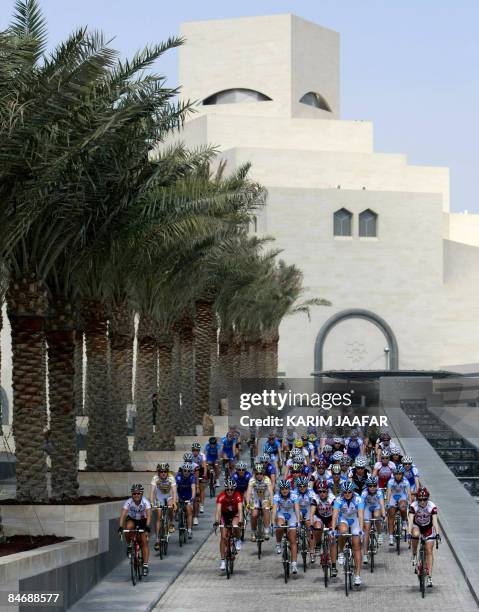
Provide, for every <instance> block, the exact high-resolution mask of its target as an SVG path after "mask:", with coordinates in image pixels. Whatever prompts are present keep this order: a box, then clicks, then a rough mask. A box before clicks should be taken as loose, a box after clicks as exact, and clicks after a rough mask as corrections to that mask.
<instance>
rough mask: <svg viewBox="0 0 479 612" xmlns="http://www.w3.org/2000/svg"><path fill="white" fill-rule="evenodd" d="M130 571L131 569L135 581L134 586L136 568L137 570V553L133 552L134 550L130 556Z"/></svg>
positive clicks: (132, 578)
mask: <svg viewBox="0 0 479 612" xmlns="http://www.w3.org/2000/svg"><path fill="white" fill-rule="evenodd" d="M130 571H131V582H132V583H133V586H135V585H136V570H135V555H134V554H133V551H131V556H130Z"/></svg>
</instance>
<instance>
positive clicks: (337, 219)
mask: <svg viewBox="0 0 479 612" xmlns="http://www.w3.org/2000/svg"><path fill="white" fill-rule="evenodd" d="M352 233H353V214H352V213H351V212H349V210H347V209H346V208H341V209H340V210H337V211H336V212H335V213H334V235H335V236H351V235H352Z"/></svg>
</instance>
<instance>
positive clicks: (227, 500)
mask: <svg viewBox="0 0 479 612" xmlns="http://www.w3.org/2000/svg"><path fill="white" fill-rule="evenodd" d="M242 502H243V498H242V496H241V493H240V492H239V491H235V492H234V493H233V495H228V494H227V493H225V492H224V491H223V492H222V493H220V494H219V495H218V497H217V498H216V503H217V504H221V514H238V505H239V504H241V503H242Z"/></svg>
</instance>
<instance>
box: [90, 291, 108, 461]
mask: <svg viewBox="0 0 479 612" xmlns="http://www.w3.org/2000/svg"><path fill="white" fill-rule="evenodd" d="M83 316H84V320H85V345H86V358H87V371H86V411H87V414H88V436H87V469H88V470H91V471H97V472H98V471H108V470H109V469H110V467H111V452H110V448H111V447H110V443H109V442H110V441H109V437H110V427H111V423H110V419H109V402H108V387H109V385H108V362H107V359H108V335H107V329H108V315H107V311H106V308H105V307H104V305H103V304H101V303H99V302H96V301H90V302H88V303H87V304H86V305H85V307H84V309H83Z"/></svg>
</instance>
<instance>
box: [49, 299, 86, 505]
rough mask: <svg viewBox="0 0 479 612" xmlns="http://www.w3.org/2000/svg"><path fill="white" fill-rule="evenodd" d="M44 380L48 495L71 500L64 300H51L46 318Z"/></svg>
mask: <svg viewBox="0 0 479 612" xmlns="http://www.w3.org/2000/svg"><path fill="white" fill-rule="evenodd" d="M46 338H47V343H48V383H49V404H50V441H51V444H52V451H51V455H50V456H51V487H52V497H53V498H54V499H57V500H71V499H74V498H75V497H77V495H78V487H79V485H78V471H77V465H78V453H77V448H76V434H75V425H76V423H75V421H76V415H75V409H74V403H75V402H74V391H73V380H74V361H75V322H74V318H73V309H72V307H71V305H70V304H69V303H68V302H65V301H64V300H54V301H53V302H52V304H51V311H50V317H49V318H48V319H47V325H46Z"/></svg>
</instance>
